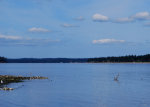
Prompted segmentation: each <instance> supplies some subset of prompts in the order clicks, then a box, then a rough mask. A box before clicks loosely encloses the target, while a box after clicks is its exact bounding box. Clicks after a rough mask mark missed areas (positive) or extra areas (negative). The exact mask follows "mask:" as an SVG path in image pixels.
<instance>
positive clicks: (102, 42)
mask: <svg viewBox="0 0 150 107" xmlns="http://www.w3.org/2000/svg"><path fill="white" fill-rule="evenodd" d="M92 42H93V44H109V43H124V42H125V40H116V39H100V40H93V41H92Z"/></svg>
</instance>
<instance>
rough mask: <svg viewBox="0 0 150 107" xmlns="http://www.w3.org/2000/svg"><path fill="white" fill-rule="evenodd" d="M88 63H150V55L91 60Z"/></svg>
mask: <svg viewBox="0 0 150 107" xmlns="http://www.w3.org/2000/svg"><path fill="white" fill-rule="evenodd" d="M88 62H91V63H92V62H93V63H102V62H150V54H147V55H139V56H136V55H128V56H119V57H100V58H89V59H88Z"/></svg>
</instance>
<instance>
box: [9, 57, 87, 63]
mask: <svg viewBox="0 0 150 107" xmlns="http://www.w3.org/2000/svg"><path fill="white" fill-rule="evenodd" d="M87 60H88V59H86V58H21V59H7V62H8V63H85V62H87Z"/></svg>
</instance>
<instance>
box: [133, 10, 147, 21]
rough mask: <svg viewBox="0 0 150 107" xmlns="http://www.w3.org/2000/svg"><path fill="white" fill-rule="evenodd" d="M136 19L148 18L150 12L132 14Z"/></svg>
mask: <svg viewBox="0 0 150 107" xmlns="http://www.w3.org/2000/svg"><path fill="white" fill-rule="evenodd" d="M132 17H133V18H134V19H138V20H148V19H150V13H149V12H139V13H136V14H135V15H133V16H132Z"/></svg>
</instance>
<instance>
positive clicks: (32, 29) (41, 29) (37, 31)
mask: <svg viewBox="0 0 150 107" xmlns="http://www.w3.org/2000/svg"><path fill="white" fill-rule="evenodd" d="M28 31H29V32H36V33H40V32H43V33H44V32H51V31H50V30H48V29H45V28H36V27H33V28H30V29H28Z"/></svg>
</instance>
